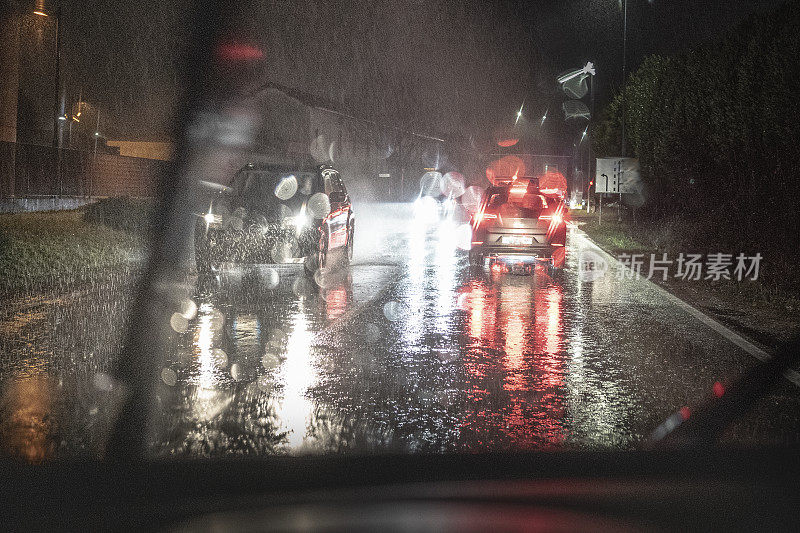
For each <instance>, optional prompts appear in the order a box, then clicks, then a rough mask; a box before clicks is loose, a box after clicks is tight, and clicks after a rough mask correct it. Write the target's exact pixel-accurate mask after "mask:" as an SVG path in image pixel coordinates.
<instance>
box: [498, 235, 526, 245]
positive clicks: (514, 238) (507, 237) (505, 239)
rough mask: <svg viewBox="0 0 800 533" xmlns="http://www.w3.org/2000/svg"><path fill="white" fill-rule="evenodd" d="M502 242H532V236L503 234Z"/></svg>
mask: <svg viewBox="0 0 800 533" xmlns="http://www.w3.org/2000/svg"><path fill="white" fill-rule="evenodd" d="M503 244H514V245H517V246H520V245H526V244H533V237H526V236H523V235H505V236H504V237H503Z"/></svg>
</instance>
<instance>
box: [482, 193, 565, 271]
mask: <svg viewBox="0 0 800 533" xmlns="http://www.w3.org/2000/svg"><path fill="white" fill-rule="evenodd" d="M496 183H498V181H496ZM566 217H567V209H566V204H565V203H564V200H563V198H562V195H561V193H560V191H557V190H549V189H539V180H538V179H536V178H513V179H509V180H508V182H507V183H506V184H500V185H494V186H492V187H489V188H487V189H486V191H485V192H484V194H483V197H482V199H481V203H480V204H479V206H478V210H477V212H476V213H475V215H474V216H473V217H472V248H471V250H470V253H469V258H470V264H471V265H473V266H474V267H478V268H483V267H485V266H486V261H487V260H488V261H489V267H490V268H492V269H495V270H503V271H508V272H515V273H516V272H520V271H522V272H529V271H530V270H531V269H532V267H533V266H535V264H537V263H540V264H541V263H544V264H545V265H547V266H552V267H555V268H563V267H564V261H565V248H566V243H567V224H566Z"/></svg>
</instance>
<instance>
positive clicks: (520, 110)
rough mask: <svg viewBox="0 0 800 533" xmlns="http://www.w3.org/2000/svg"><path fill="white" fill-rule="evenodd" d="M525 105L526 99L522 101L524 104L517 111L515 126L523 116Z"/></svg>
mask: <svg viewBox="0 0 800 533" xmlns="http://www.w3.org/2000/svg"><path fill="white" fill-rule="evenodd" d="M523 107H525V100H523V101H522V105H521V106H519V111H517V119H516V120H515V121H514V125H515V126H516V125H517V122H519V119H520V118H521V117H522V108H523Z"/></svg>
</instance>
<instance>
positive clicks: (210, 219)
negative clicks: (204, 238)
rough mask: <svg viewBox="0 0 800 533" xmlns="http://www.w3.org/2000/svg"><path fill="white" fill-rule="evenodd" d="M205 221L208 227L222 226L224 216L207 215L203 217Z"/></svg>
mask: <svg viewBox="0 0 800 533" xmlns="http://www.w3.org/2000/svg"><path fill="white" fill-rule="evenodd" d="M203 220H205V221H206V226H216V225H217V224H222V215H217V214H214V213H206V214H205V215H203Z"/></svg>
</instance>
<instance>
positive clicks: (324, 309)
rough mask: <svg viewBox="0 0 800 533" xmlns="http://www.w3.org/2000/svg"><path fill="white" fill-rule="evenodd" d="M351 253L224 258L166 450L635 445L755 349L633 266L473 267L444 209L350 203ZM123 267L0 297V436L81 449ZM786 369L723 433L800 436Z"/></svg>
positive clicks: (756, 437) (122, 304)
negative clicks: (334, 261) (503, 270)
mask: <svg viewBox="0 0 800 533" xmlns="http://www.w3.org/2000/svg"><path fill="white" fill-rule="evenodd" d="M356 207H357V209H358V210H357V213H358V215H357V216H358V225H357V232H358V233H357V235H356V241H355V242H356V250H355V257H354V259H353V261H352V265H351V267H350V268H349V269H348V270H344V271H338V272H332V273H327V274H326V275H319V274H317V275H316V276H315V277H314V279H311V278H309V277H306V276H304V275H303V273H302V272H301V271H291V269H275V268H270V267H268V266H265V265H240V266H227V267H226V268H224V269H222V271H221V272H220V273H219V275H218V276H207V277H204V278H202V279H201V280H200V281H199V284H198V289H197V292H196V294H195V295H194V297H193V298H192V299H191V301H187V302H186V307H185V309H184V310H183V312H182V314H180V313H178V314H176V315H175V316H173V321H172V323H171V327H172V328H173V330H174V331H175V333H174V345H173V347H172V349H171V350H170V352H171V353H172V356H171V357H170V359H169V360H167V361H164V364H163V367H162V369H161V370H160V372H159V375H157V376H154V377H153V378H154V379H155V380H158V383H159V386H158V406H159V408H158V410H157V413H156V418H155V420H154V423H153V429H154V453H155V454H156V455H159V456H223V455H258V454H272V453H287V452H288V453H320V452H338V453H342V452H352V453H363V452H448V451H490V450H526V449H538V448H543V447H548V448H552V447H555V448H587V447H588V448H631V447H634V446H636V445H637V443H639V442H640V441H642V440H643V439H644V438H646V437H647V435H648V434H649V433H650V431H652V429H654V428H655V427H656V426H657V425H658V424H659V423H660V422H662V421H663V420H664V419H665V418H666V417H667V416H669V415H670V414H671V413H673V412H675V411H676V410H678V409H680V408H681V407H683V406H686V405H696V404H697V403H698V401H700V400H701V399H703V398H705V397H707V396H708V395H709V394H710V393H711V390H712V387H713V385H714V383H715V382H720V383H722V384H724V383H725V382H726V381H728V380H730V379H731V378H733V377H735V376H737V375H739V374H740V373H741V372H743V371H744V370H746V369H747V368H748V367H750V366H752V365H753V364H755V363H756V360H755V359H754V358H753V357H752V356H751V355H750V354H748V353H746V352H745V351H744V350H742V349H741V348H739V347H737V346H736V345H735V344H734V343H732V342H731V341H730V340H728V339H726V338H725V337H724V336H722V335H720V334H719V333H718V332H717V331H714V330H713V329H712V328H711V327H709V325H707V324H705V323H703V322H702V321H701V320H698V319H697V317H695V316H693V315H691V314H690V313H687V311H686V309H685V308H684V307H682V306H681V305H677V304H676V302H675V301H673V300H672V299H670V298H666V297H665V296H664V293H663V291H661V290H660V289H658V288H657V287H656V286H654V285H653V284H651V283H649V282H648V281H645V280H635V279H618V278H617V276H615V275H613V274H611V273H609V274H608V275H606V276H603V277H600V278H598V279H595V280H586V279H583V278H582V277H581V276H579V275H578V260H579V257H580V256H581V254H582V253H584V252H585V251H587V250H595V247H594V245H593V244H592V243H591V242H590V241H589V240H588V239H586V237H585V236H583V235H582V234H580V232H575V233H574V234H572V235H571V236H570V239H569V242H568V253H567V268H566V269H565V271H564V272H563V273H561V274H560V275H553V276H551V275H549V274H548V273H547V272H545V271H540V272H537V273H536V274H535V275H533V276H511V275H505V274H495V273H490V272H484V273H477V274H476V273H471V272H470V270H469V268H468V264H467V258H466V252H464V251H463V250H461V249H460V248H459V247H458V244H459V242H460V241H461V240H463V234H462V232H461V231H460V230H459V228H458V227H457V226H456V225H448V224H429V223H425V222H423V221H419V220H418V219H415V218H414V216H413V214H412V212H411V209H410V206H407V205H380V204H376V205H362V206H356ZM130 291H131V283H130V282H127V283H126V282H125V280H118V281H116V282H112V281H106V282H104V283H102V284H96V285H94V286H92V287H89V288H85V289H82V290H78V291H74V292H71V293H67V294H55V295H42V296H40V297H37V298H24V299H19V300H18V301H14V302H11V303H10V305H6V307H5V308H4V310H3V314H2V321H1V322H0V334H2V349H3V359H2V362H1V363H0V378H2V379H3V389H2V399H1V400H0V402H1V403H0V409H1V410H2V423H0V426H1V427H0V437H2V440H3V443H4V449H5V450H6V451H7V452H11V453H13V454H16V455H22V456H24V457H27V458H29V459H32V460H39V459H42V458H45V457H51V456H62V457H63V456H74V455H81V454H83V453H92V452H93V451H94V450H97V449H98V448H99V447H100V446H101V443H102V441H103V438H104V436H105V434H106V431H107V429H108V425H109V420H111V417H112V416H113V407H114V394H113V391H111V389H112V387H111V385H110V382H109V378H108V376H107V374H106V373H107V372H109V371H110V368H111V366H112V363H113V358H114V355H115V352H116V350H117V349H118V346H119V341H120V335H121V332H122V330H123V326H124V320H125V309H126V306H127V305H128V302H129V299H130ZM799 392H800V389H798V387H797V386H796V385H794V384H792V383H790V382H789V381H787V380H784V381H783V382H782V383H781V384H780V385H779V386H778V387H777V388H776V391H775V392H774V393H773V394H772V395H771V396H769V397H768V398H765V399H764V400H763V401H762V402H760V404H759V406H758V408H757V409H756V410H755V411H754V412H753V413H752V414H751V415H749V416H748V417H747V418H746V419H743V420H741V421H740V422H739V423H737V425H736V426H735V427H734V428H733V429H732V430H731V431H730V432H729V434H728V435H727V436H726V439H727V440H728V441H732V442H736V443H744V444H753V443H782V444H786V443H797V442H798V441H800V438H799V437H800V394H799Z"/></svg>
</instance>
